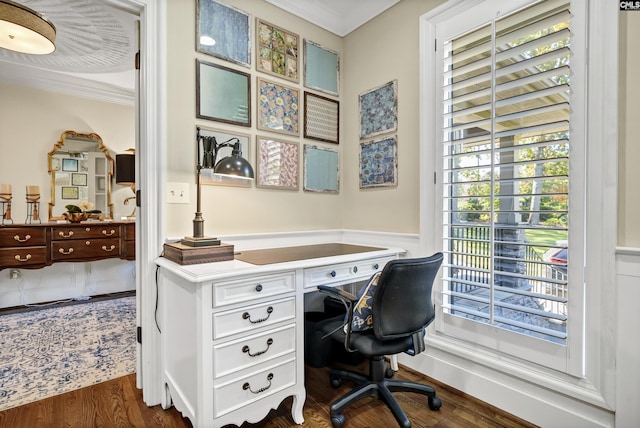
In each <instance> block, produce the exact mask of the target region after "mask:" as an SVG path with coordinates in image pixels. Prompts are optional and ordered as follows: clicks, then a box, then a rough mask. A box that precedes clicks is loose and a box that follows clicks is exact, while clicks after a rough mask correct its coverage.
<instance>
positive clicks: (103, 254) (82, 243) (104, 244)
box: [51, 239, 120, 261]
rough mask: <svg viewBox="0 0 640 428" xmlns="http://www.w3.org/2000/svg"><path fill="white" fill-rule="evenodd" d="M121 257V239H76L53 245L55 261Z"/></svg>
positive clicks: (52, 255) (52, 252)
mask: <svg viewBox="0 0 640 428" xmlns="http://www.w3.org/2000/svg"><path fill="white" fill-rule="evenodd" d="M119 255H120V240H119V239H86V240H83V239H75V240H69V241H66V242H65V241H53V242H52V243H51V259H52V260H54V261H62V260H78V259H98V258H108V257H118V256H119Z"/></svg>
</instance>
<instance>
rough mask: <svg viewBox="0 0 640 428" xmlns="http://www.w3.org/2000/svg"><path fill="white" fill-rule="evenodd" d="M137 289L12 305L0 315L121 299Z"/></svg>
mask: <svg viewBox="0 0 640 428" xmlns="http://www.w3.org/2000/svg"><path fill="white" fill-rule="evenodd" d="M135 295H136V290H130V291H121V292H117V293H107V294H100V295H97V296H86V298H74V299H64V300H54V301H51V302H42V303H38V304H33V305H21V306H11V307H8V308H0V316H2V315H10V314H18V313H22V312H30V311H38V310H40V309H48V308H52V307H59V306H71V305H82V304H84V303H89V302H100V301H103V300H112V299H121V298H123V297H129V296H135Z"/></svg>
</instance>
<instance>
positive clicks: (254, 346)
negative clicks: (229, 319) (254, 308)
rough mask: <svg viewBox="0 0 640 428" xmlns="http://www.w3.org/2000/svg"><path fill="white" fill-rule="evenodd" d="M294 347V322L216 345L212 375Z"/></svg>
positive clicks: (226, 372)
mask: <svg viewBox="0 0 640 428" xmlns="http://www.w3.org/2000/svg"><path fill="white" fill-rule="evenodd" d="M295 347H296V326H295V324H289V325H288V326H285V327H280V328H276V329H273V330H269V331H267V332H264V333H261V334H256V335H253V336H247V337H243V338H242V339H238V340H234V341H231V342H225V343H222V344H220V345H216V346H214V347H213V377H214V378H216V379H217V378H219V377H222V376H226V375H228V374H230V373H235V372H237V371H240V370H243V369H245V368H247V367H251V366H254V365H256V364H260V363H262V362H264V361H269V360H272V359H274V358H276V357H279V356H281V355H285V354H289V353H293V352H295Z"/></svg>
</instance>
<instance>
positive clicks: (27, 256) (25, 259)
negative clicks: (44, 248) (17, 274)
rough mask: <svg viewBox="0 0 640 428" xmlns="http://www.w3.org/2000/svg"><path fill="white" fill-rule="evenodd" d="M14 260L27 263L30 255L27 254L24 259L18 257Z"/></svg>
mask: <svg viewBox="0 0 640 428" xmlns="http://www.w3.org/2000/svg"><path fill="white" fill-rule="evenodd" d="M14 259H16V260H17V261H19V262H27V261H29V260H30V259H31V254H27V255H26V256H24V259H23V258H21V257H20V256H19V255H17V256H15V257H14Z"/></svg>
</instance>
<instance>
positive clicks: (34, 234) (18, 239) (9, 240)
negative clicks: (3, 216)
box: [0, 227, 46, 247]
mask: <svg viewBox="0 0 640 428" xmlns="http://www.w3.org/2000/svg"><path fill="white" fill-rule="evenodd" d="M45 243H46V240H45V230H44V228H35V227H33V228H31V227H15V228H7V229H0V247H33V246H36V245H45Z"/></svg>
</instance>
